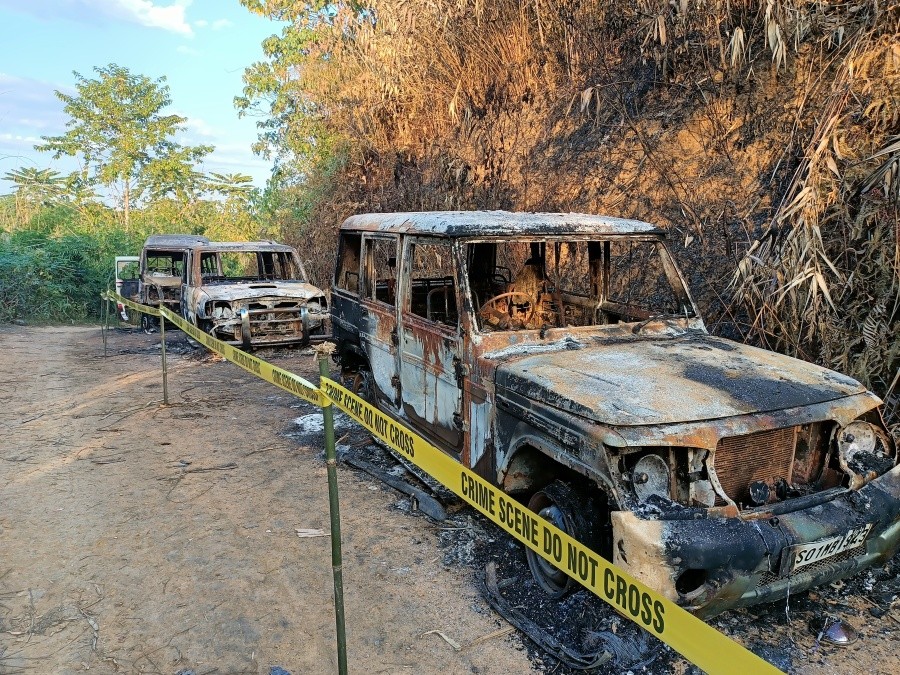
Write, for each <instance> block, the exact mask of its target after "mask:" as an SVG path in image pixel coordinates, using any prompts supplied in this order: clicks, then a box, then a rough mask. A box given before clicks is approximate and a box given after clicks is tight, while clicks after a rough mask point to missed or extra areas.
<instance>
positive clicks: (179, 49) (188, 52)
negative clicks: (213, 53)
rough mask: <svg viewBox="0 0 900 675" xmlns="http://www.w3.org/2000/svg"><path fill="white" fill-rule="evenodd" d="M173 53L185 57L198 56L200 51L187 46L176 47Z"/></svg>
mask: <svg viewBox="0 0 900 675" xmlns="http://www.w3.org/2000/svg"><path fill="white" fill-rule="evenodd" d="M175 51H176V52H178V53H179V54H184V55H185V56H200V51H199V50H198V49H194V48H193V47H188V46H187V45H178V46H177V47H175Z"/></svg>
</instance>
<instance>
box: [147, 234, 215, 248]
mask: <svg viewBox="0 0 900 675" xmlns="http://www.w3.org/2000/svg"><path fill="white" fill-rule="evenodd" d="M208 243H209V239H207V238H206V237H202V236H200V235H199V234H154V235H151V236H149V237H147V241H145V242H144V248H192V247H194V246H198V245H200V244H208Z"/></svg>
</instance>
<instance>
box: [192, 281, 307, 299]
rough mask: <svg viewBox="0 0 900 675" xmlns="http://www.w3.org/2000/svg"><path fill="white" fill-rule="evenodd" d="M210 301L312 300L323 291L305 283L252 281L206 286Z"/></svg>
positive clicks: (204, 287)
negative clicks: (258, 299) (257, 299)
mask: <svg viewBox="0 0 900 675" xmlns="http://www.w3.org/2000/svg"><path fill="white" fill-rule="evenodd" d="M201 290H202V291H203V292H204V293H205V294H206V295H207V296H209V299H210V300H251V299H253V298H296V299H298V300H310V299H312V298H315V297H318V296H320V295H323V293H322V291H320V290H319V289H318V288H316V287H315V286H313V285H312V284H308V283H306V282H304V281H252V282H249V283H248V282H243V283H238V284H228V283H223V284H215V283H214V284H204V285H203V287H202V289H201Z"/></svg>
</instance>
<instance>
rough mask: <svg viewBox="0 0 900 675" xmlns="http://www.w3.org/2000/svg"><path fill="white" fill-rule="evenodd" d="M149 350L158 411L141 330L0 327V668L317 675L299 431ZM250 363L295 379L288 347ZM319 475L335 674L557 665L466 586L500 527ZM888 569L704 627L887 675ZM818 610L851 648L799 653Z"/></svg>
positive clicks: (344, 426) (246, 381)
mask: <svg viewBox="0 0 900 675" xmlns="http://www.w3.org/2000/svg"><path fill="white" fill-rule="evenodd" d="M170 344H171V350H170V358H169V396H170V405H168V406H162V405H161V403H162V388H161V378H160V368H159V363H160V360H159V336H158V335H156V334H154V335H146V334H144V333H142V332H132V331H127V330H115V331H113V332H112V333H111V334H110V335H109V356H108V357H106V358H104V356H103V344H102V340H101V337H100V332H99V330H98V329H97V328H95V327H74V326H73V327H53V328H32V327H20V326H10V325H2V326H0V427H2V430H3V436H2V437H3V442H2V445H0V674H5V673H9V674H12V673H22V672H29V673H30V672H34V673H75V672H81V671H85V670H90V671H93V672H99V673H115V672H128V673H131V672H134V673H166V674H170V675H174V674H175V673H179V672H182V671H193V672H194V673H195V674H196V675H200V674H208V673H269V672H270V670H271V669H272V668H273V667H280V668H283V669H285V670H286V671H288V672H290V673H294V674H295V675H296V674H297V673H330V672H336V670H337V664H336V656H335V629H334V608H333V595H332V581H331V568H330V560H331V559H330V542H329V539H328V537H327V536H320V537H308V538H301V537H299V536H298V534H297V529H298V528H302V529H313V530H315V529H322V530H324V531H325V532H326V533H327V532H328V530H329V520H328V498H327V484H326V478H325V467H324V463H323V461H322V457H321V447H322V445H321V425H320V423H319V420H320V419H321V416H320V415H319V414H317V413H316V412H315V409H314V408H313V407H312V406H309V405H307V404H304V403H302V402H300V401H299V400H298V399H296V398H294V397H291V396H290V395H288V394H286V393H285V392H282V391H281V390H278V389H276V388H274V387H272V386H271V385H269V384H267V383H265V382H263V381H260V380H256V379H254V378H252V377H251V376H250V375H249V374H247V373H245V372H244V371H242V370H240V369H239V368H237V367H236V366H234V365H232V364H230V363H228V362H225V361H223V360H221V359H219V358H217V357H214V356H211V355H209V354H208V353H206V352H205V351H203V350H201V349H200V348H195V347H193V346H191V345H190V344H188V343H187V342H186V341H185V340H184V338H183V337H182V336H181V334H180V333H174V334H173V335H172V336H171V340H170ZM264 358H266V359H267V360H270V361H273V362H275V363H277V364H278V365H281V366H283V367H285V368H288V369H290V370H292V371H294V372H297V373H299V374H301V375H304V376H306V377H308V378H309V379H311V380H313V381H315V378H314V375H313V374H314V372H317V371H316V367H315V363H314V361H313V357H312V356H311V353H310V352H289V351H284V352H272V353H266V354H265V355H264ZM338 436H339V437H340V438H341V444H342V447H341V449H343V451H345V452H350V451H359V450H360V449H362V451H364V452H369V453H370V454H373V455H374V454H375V453H377V452H381V451H380V450H379V449H378V448H377V447H375V446H372V445H371V443H370V439H369V438H368V437H367V436H366V435H365V434H364V433H363V432H361V431H360V430H359V429H357V428H354V427H353V426H352V425H351V424H350V423H349V422H348V421H347V420H346V419H340V418H339V419H338ZM338 473H339V483H340V491H341V516H342V528H343V544H344V568H343V569H344V584H345V604H346V611H347V632H348V654H349V663H350V671H351V672H354V673H360V672H367V673H372V674H375V673H403V672H410V673H426V674H427V673H440V674H441V675H451V674H455V673H482V674H489V673H532V672H548V673H549V672H555V673H565V672H569V671H568V670H567V669H566V668H563V667H560V666H559V664H558V663H557V662H556V661H555V660H554V659H553V658H552V657H550V656H547V655H546V654H544V653H542V652H540V650H537V649H536V648H534V647H533V646H531V645H530V644H528V645H526V643H524V642H523V639H524V638H522V637H521V636H520V635H519V634H518V633H516V632H505V631H503V629H504V628H507V627H508V624H506V623H505V622H504V621H503V620H502V619H500V618H499V617H498V616H497V614H495V613H494V612H493V610H491V609H490V607H489V606H488V604H487V603H486V601H485V600H484V599H483V598H482V597H481V595H480V594H479V591H478V588H477V586H476V583H475V579H476V577H477V569H478V566H479V565H482V564H483V563H484V561H485V559H490V558H500V559H501V564H500V567H501V571H502V572H503V573H504V574H511V573H513V572H510V570H513V571H514V572H515V573H516V574H519V573H521V572H522V569H524V555H523V554H521V551H520V549H517V548H516V547H515V546H513V545H512V543H511V542H510V541H509V540H508V539H506V538H505V537H504V535H502V534H501V533H500V532H499V531H498V530H496V529H494V528H492V526H491V525H490V524H488V523H485V522H483V521H482V520H481V519H480V518H479V517H478V516H476V515H475V514H474V513H473V512H472V511H470V510H469V509H467V508H463V507H461V506H460V505H451V509H450V510H451V511H453V512H454V516H453V519H452V520H451V521H447V522H445V523H443V524H441V523H436V522H433V521H431V520H429V519H428V518H426V517H424V516H423V515H421V514H418V513H412V512H410V509H409V501H408V499H407V498H405V497H402V496H401V495H400V494H399V493H397V492H395V491H393V490H392V489H391V488H388V487H386V486H384V485H383V484H382V483H380V482H379V481H377V480H375V479H373V478H371V477H370V476H368V475H366V474H364V473H361V472H359V471H357V470H355V469H351V468H349V467H347V466H346V465H341V466H340V468H339V472H338ZM498 552H499V553H498ZM891 565H893V563H892V564H891ZM891 565H889V566H887V567H886V568H884V569H881V570H873V571H872V572H869V573H867V574H864V575H859V576H858V577H857V578H856V579H855V580H854V581H853V582H852V583H847V584H838V585H835V586H833V587H829V588H827V589H824V590H822V591H821V592H819V593H810V594H803V595H801V596H799V597H798V598H796V599H792V600H791V606H790V616H791V620H790V621H788V620H787V619H786V618H785V608H784V606H783V605H781V606H777V607H776V606H768V607H766V608H762V609H757V610H754V611H751V612H733V613H729V614H726V615H724V616H723V617H721V618H719V619H718V620H716V622H715V623H716V625H717V627H718V628H719V629H720V630H723V631H725V632H727V633H729V634H731V635H732V636H733V637H734V638H735V639H737V640H738V641H740V642H743V643H744V644H746V645H747V646H748V647H750V648H752V649H754V651H757V653H760V654H762V655H763V656H764V657H766V658H768V659H769V660H770V661H772V662H773V663H775V664H776V665H778V666H779V667H781V668H782V669H784V670H788V671H790V672H796V673H832V672H859V673H863V672H865V673H897V672H900V657H898V655H897V653H896V644H897V642H896V640H897V637H898V635H900V611H898V610H897V609H894V608H895V607H897V605H898V601H897V593H898V592H900V583H898V580H897V571H898V567H897V566H891ZM520 588H524V586H520ZM522 604H525V605H528V602H524V603H523V602H519V605H522ZM542 606H543V605H541V604H540V603H538V604H537V605H535V606H533V607H526V609H529V610H530V611H537V612H538V614H537V615H536V616H535V617H534V618H535V619H536V621H537V622H538V623H543V624H544V625H546V626H547V627H550V628H553V627H555V625H556V624H557V623H560V622H561V620H562V621H564V619H565V615H566V614H567V613H569V614H575V613H578V614H580V615H581V616H585V615H589V616H590V617H593V619H592V620H593V624H591V625H592V626H595V627H596V629H597V630H603V629H607V628H609V629H611V630H612V631H616V630H617V628H618V627H619V626H620V624H621V623H622V621H621V619H619V618H617V617H616V615H615V614H614V613H612V612H611V611H608V610H607V609H606V608H605V607H604V606H601V605H600V604H599V601H597V600H596V599H595V598H593V597H592V596H589V594H587V592H586V591H580V592H579V593H576V594H574V595H573V596H570V598H569V599H568V600H566V602H565V603H564V604H563V605H558V604H557V605H556V606H555V607H554V608H553V609H552V610H551V611H550V612H549V613H548V614H547V615H546V616H544V617H543V618H541V616H540V612H541V611H543V610H542ZM822 614H830V615H832V616H839V617H841V618H844V619H847V620H849V621H850V622H851V623H852V624H853V625H855V626H856V627H857V628H858V629H859V630H860V633H861V639H860V641H859V642H857V644H856V645H854V646H852V647H850V648H847V649H843V650H842V649H838V648H835V647H829V646H826V645H823V644H817V643H816V642H815V636H814V635H812V634H811V633H810V631H809V629H808V627H807V623H808V621H809V620H810V619H812V618H814V617H815V616H819V615H822ZM627 628H628V626H627V625H626V626H622V627H621V628H618V630H619V631H620V632H621V631H622V630H624V629H627ZM429 631H440V632H441V633H443V634H444V635H445V636H446V637H447V638H449V639H450V640H452V641H455V642H456V643H457V644H458V645H459V646H460V649H458V650H457V649H455V648H454V647H453V646H451V645H450V644H449V643H448V641H445V639H444V638H443V637H442V636H441V635H439V634H437V633H429ZM498 631H499V632H501V633H503V634H501V635H497V636H492V634H494V633H496V632H498ZM563 632H564V631H563ZM570 632H571V633H572V634H573V635H574V638H573V639H576V640H579V641H581V642H582V643H583V644H586V643H587V642H589V640H588V638H590V637H591V636H592V635H593V636H594V637H595V638H596V636H597V635H598V633H592V632H591V631H586V630H584V629H583V626H582V627H578V628H576V629H572V631H570ZM579 632H580V633H584V635H579V634H578V633H579ZM607 635H608V634H607ZM485 636H488V639H486V640H481V641H479V638H482V637H485ZM595 641H596V640H595ZM473 643H474V644H473ZM642 653H643V657H646V656H647V654H648V653H649V654H650V656H651V657H653V658H654V663H653V664H647V663H646V659H643V661H640V662H637V663H635V665H634V666H632V669H633V670H632V672H642V671H643V672H654V673H663V672H676V673H685V672H689V671H692V670H694V669H693V668H692V667H691V666H689V665H688V664H686V663H685V662H684V661H682V660H681V659H679V658H678V657H677V656H676V655H673V654H672V653H671V652H670V651H669V650H667V649H664V648H662V646H661V645H660V643H658V642H657V641H655V640H651V641H650V642H647V641H646V639H644V644H643V646H642ZM656 656H659V657H660V658H658V659H656V658H655V657H656ZM643 657H642V658H643ZM276 672H277V671H276ZM604 672H625V666H624V664H623V663H618V665H617V666H616V665H615V664H613V665H608V666H607V667H606V668H604Z"/></svg>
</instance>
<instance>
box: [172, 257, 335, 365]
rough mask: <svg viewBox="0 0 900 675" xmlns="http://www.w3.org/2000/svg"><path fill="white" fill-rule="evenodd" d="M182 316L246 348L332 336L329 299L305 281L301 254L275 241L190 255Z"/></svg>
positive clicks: (187, 258)
mask: <svg viewBox="0 0 900 675" xmlns="http://www.w3.org/2000/svg"><path fill="white" fill-rule="evenodd" d="M180 311H181V315H182V316H183V317H184V318H185V319H187V320H188V321H190V322H192V323H193V324H194V325H196V326H198V327H199V328H200V329H201V330H203V331H205V332H207V333H209V334H211V335H212V336H213V337H216V338H218V339H220V340H222V341H223V342H227V343H229V344H232V345H242V346H243V347H245V348H250V347H262V346H272V345H288V344H306V343H308V342H311V341H321V340H325V339H327V338H328V337H330V334H329V332H328V303H327V300H326V298H325V294H324V293H323V292H322V291H321V290H319V289H318V288H316V287H315V286H313V285H312V284H310V283H308V282H307V281H306V272H305V271H304V269H303V264H302V263H301V262H300V258H299V256H298V255H297V251H296V250H295V249H294V248H292V247H290V246H286V245H284V244H279V243H276V242H274V241H251V242H211V241H198V242H197V243H196V245H194V246H192V247H190V248H189V249H188V250H186V251H185V257H184V263H183V280H182V284H181V294H180Z"/></svg>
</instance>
